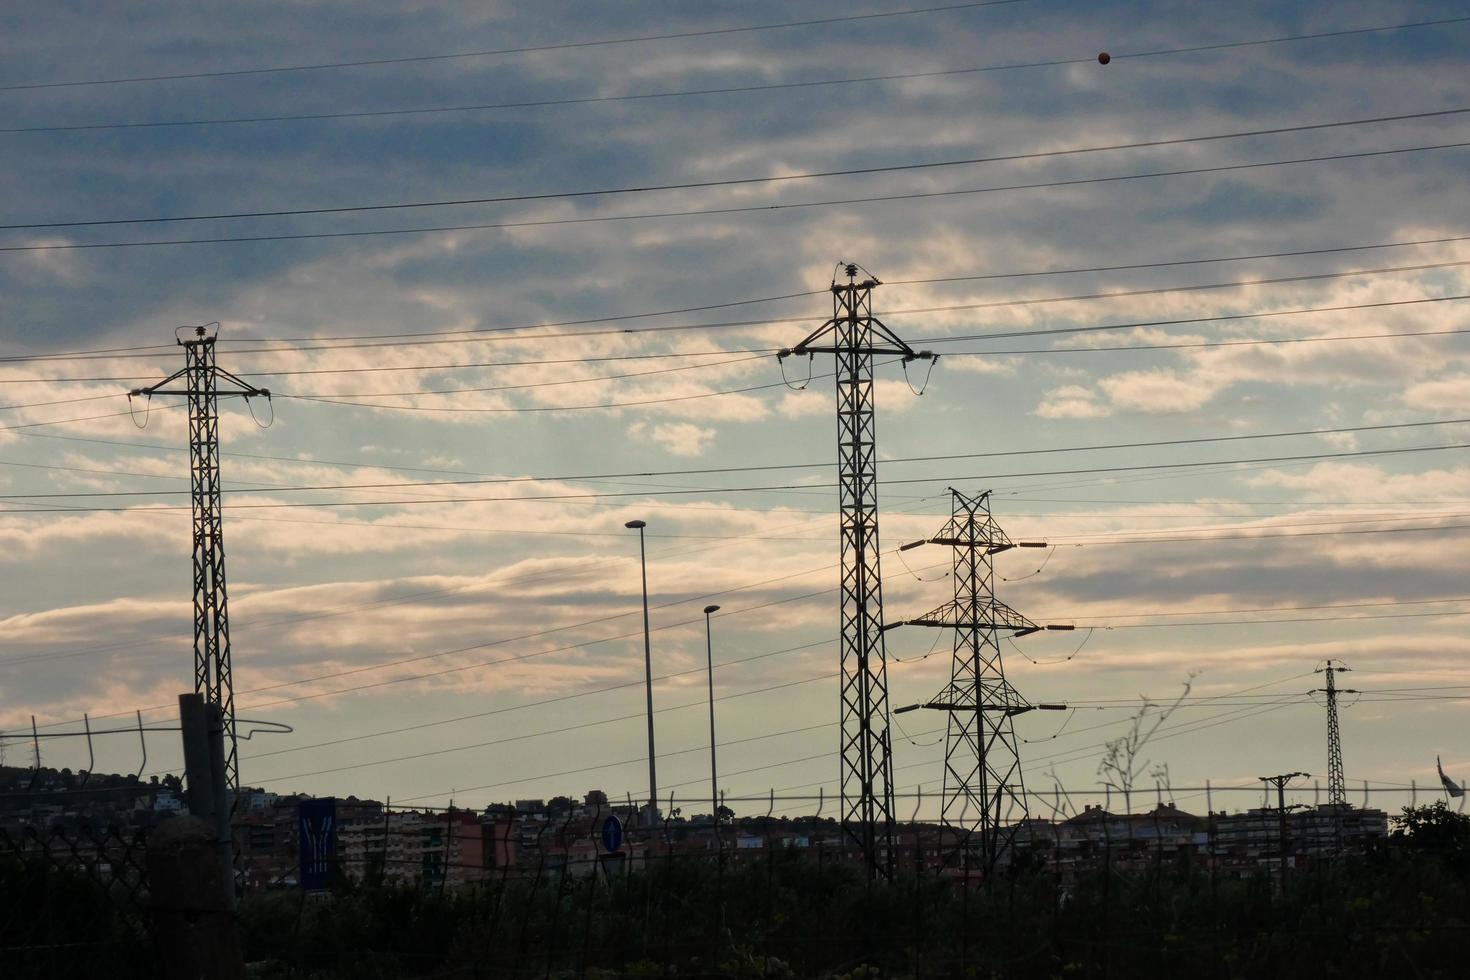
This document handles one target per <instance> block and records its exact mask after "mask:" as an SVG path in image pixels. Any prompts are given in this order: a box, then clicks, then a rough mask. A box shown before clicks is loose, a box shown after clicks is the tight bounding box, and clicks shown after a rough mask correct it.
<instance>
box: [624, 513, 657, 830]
mask: <svg viewBox="0 0 1470 980" xmlns="http://www.w3.org/2000/svg"><path fill="white" fill-rule="evenodd" d="M647 526H648V524H647V523H646V522H644V521H629V522H628V523H626V524H624V525H623V527H626V528H629V529H630V530H631V529H634V528H636V529H637V531H638V565H639V567H640V568H641V569H642V571H643V681H644V689H645V691H646V693H647V695H648V819H649V822H650V824H652V823H657V822H658V772H657V769H656V768H655V766H654V749H653V643H652V641H651V640H650V639H649V631H648V551H647V549H646V548H645V546H644V544H643V529H644V528H645V527H647Z"/></svg>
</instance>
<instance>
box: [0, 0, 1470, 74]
mask: <svg viewBox="0 0 1470 980" xmlns="http://www.w3.org/2000/svg"><path fill="white" fill-rule="evenodd" d="M1025 2H1026V0H978V2H972V3H954V4H946V5H944V6H937V7H916V8H907V9H900V10H887V11H878V12H874V13H867V14H845V15H841V16H834V17H820V18H814V19H808V20H791V21H782V22H779V23H773V24H748V25H744V26H736V27H711V28H704V29H701V30H694V31H672V32H667V33H662V34H640V35H635V36H631V37H614V38H599V39H596V40H588V41H561V42H557V43H553V44H535V45H525V46H521V47H514V48H493V49H488V50H483V51H456V52H451V53H448V54H425V55H406V56H399V57H395V58H371V59H364V60H359V61H334V62H323V63H318V64H306V65H277V66H273V67H266V68H234V69H221V70H216V71H201V72H182V73H176V74H170V75H133V76H126V77H121V78H94V79H82V80H74V81H60V82H26V83H17V84H12V85H0V92H15V91H21V90H34V89H46V88H78V87H81V86H88V85H127V84H133V83H137V82H164V81H179V80H183V79H199V78H234V77H238V76H242V75H274V74H281V73H285V72H301V71H330V70H336V69H342V68H364V67H369V66H379V65H403V64H412V63H419V62H428V61H450V60H456V59H464V58H490V57H498V56H504V55H513V54H529V53H533V52H541V51H567V50H572V49H577V48H595V47H607V46H611V45H619V44H639V43H643V42H649V41H673V40H682V39H685V38H695V37H717V36H721V35H729V34H750V33H755V32H757V31H775V30H787V29H791V28H798V27H819V26H822V25H826V24H841V23H851V22H854V21H869V20H883V19H891V18H895V17H911V16H915V15H919V14H932V13H941V12H945V11H952V10H972V9H976V8H979V7H1002V6H1009V5H1010V4H1014V3H1025ZM1460 19H1463V20H1470V18H1456V19H1451V20H1442V21H1424V22H1419V23H1413V24H1401V25H1395V26H1392V27H1377V28H1360V29H1358V30H1356V31H1346V32H1338V33H1356V34H1363V33H1371V32H1373V31H1386V30H1400V29H1403V28H1408V27H1420V26H1429V25H1431V24H1448V23H1454V22H1455V21H1456V20H1460ZM1314 36H1316V35H1314ZM1321 36H1330V35H1321ZM1282 40H1286V39H1282ZM1257 43H1266V42H1257Z"/></svg>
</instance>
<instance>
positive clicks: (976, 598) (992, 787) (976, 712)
mask: <svg viewBox="0 0 1470 980" xmlns="http://www.w3.org/2000/svg"><path fill="white" fill-rule="evenodd" d="M949 492H950V497H951V516H950V519H949V521H948V523H946V524H945V525H944V526H943V527H942V528H940V529H939V531H938V532H937V533H936V534H935V535H934V536H933V537H931V538H925V539H923V540H920V541H913V542H910V543H908V544H906V545H903V546H902V547H901V548H900V549H899V550H900V551H906V550H908V549H910V548H916V547H918V546H919V545H923V544H938V545H945V546H947V547H950V548H953V549H954V599H952V600H951V601H949V602H947V603H945V604H944V605H942V606H940V607H939V608H938V609H935V610H933V611H931V612H928V613H925V614H924V615H923V616H920V617H918V618H916V619H907V620H903V621H901V622H897V623H892V624H890V627H891V628H896V627H899V626H932V627H941V628H944V629H952V630H954V656H953V658H952V659H951V661H950V679H949V684H948V685H946V686H945V688H944V690H942V691H940V692H939V694H938V695H936V696H935V697H934V698H932V699H931V700H929V701H928V702H926V703H924V704H914V705H907V706H905V707H902V708H899V709H898V713H902V712H905V711H912V710H914V709H916V708H930V709H933V710H937V711H943V712H945V713H946V714H947V715H948V716H949V723H948V726H947V732H946V735H945V748H944V798H943V802H942V807H941V810H940V824H941V826H943V827H944V828H945V829H947V830H951V831H953V832H955V835H956V838H957V844H958V846H957V849H956V852H955V854H956V855H957V856H958V857H959V858H960V859H961V860H963V862H964V866H965V867H967V868H968V866H969V860H968V859H969V855H970V854H971V853H972V852H973V851H975V850H978V851H979V856H980V867H981V870H982V871H983V872H984V873H985V874H986V875H987V876H989V875H990V874H992V873H993V872H994V871H995V866H996V863H997V862H998V861H999V860H1000V858H1001V856H1002V855H1004V854H1005V853H1006V851H1008V850H1009V849H1010V847H1011V844H1012V842H1013V841H1014V839H1015V834H1016V827H1017V821H1019V820H1024V819H1025V818H1026V816H1027V813H1028V809H1027V806H1026V786H1025V782H1024V780H1023V779H1022V776H1021V750H1020V743H1019V742H1018V741H1017V739H1016V732H1015V725H1014V722H1013V719H1014V718H1015V716H1016V715H1020V714H1025V713H1026V712H1028V711H1033V710H1037V709H1040V710H1046V711H1057V710H1063V709H1065V708H1066V705H1062V704H1039V705H1038V704H1032V703H1031V702H1029V701H1027V700H1026V699H1025V698H1023V697H1022V696H1021V695H1020V693H1019V692H1017V691H1016V689H1015V688H1014V687H1012V686H1011V684H1010V682H1009V681H1007V680H1006V675H1005V666H1004V663H1003V662H1002V658H1001V652H1000V636H1001V633H1002V632H1009V633H1010V634H1011V635H1012V636H1026V635H1028V634H1031V633H1037V632H1040V631H1041V630H1043V629H1050V630H1070V629H1072V627H1071V626H1038V625H1037V624H1036V623H1033V622H1032V621H1031V620H1029V619H1027V618H1026V617H1025V616H1022V615H1021V614H1020V613H1018V612H1016V611H1015V610H1014V609H1012V608H1011V607H1010V606H1007V605H1006V604H1005V603H1003V602H1001V601H1000V600H999V599H997V598H996V597H995V564H994V562H995V556H996V555H998V554H1000V553H1001V552H1003V551H1009V550H1011V549H1012V548H1017V547H1020V548H1044V547H1046V544H1045V542H1042V541H1021V542H1015V541H1012V540H1011V539H1010V537H1009V536H1007V535H1006V533H1005V531H1003V530H1002V529H1001V527H1000V525H999V524H997V523H996V522H995V518H994V516H993V515H992V514H991V512H990V491H988V490H987V491H986V492H984V493H982V494H980V495H979V496H969V495H967V494H964V493H961V492H960V491H958V490H956V489H954V488H953V487H951V488H950V491H949Z"/></svg>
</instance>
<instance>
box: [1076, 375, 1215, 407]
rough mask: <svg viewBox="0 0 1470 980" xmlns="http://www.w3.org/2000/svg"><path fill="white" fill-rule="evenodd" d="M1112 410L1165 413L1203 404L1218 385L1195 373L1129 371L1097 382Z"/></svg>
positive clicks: (1212, 394) (1212, 395)
mask: <svg viewBox="0 0 1470 980" xmlns="http://www.w3.org/2000/svg"><path fill="white" fill-rule="evenodd" d="M1098 385H1099V387H1101V388H1102V390H1103V393H1104V394H1106V395H1107V396H1108V400H1109V401H1110V402H1111V403H1112V406H1113V407H1114V408H1115V409H1122V410H1124V411H1133V412H1149V413H1153V414H1159V415H1166V414H1171V413H1178V412H1192V411H1195V410H1196V409H1199V408H1202V407H1204V406H1205V405H1206V404H1207V403H1208V402H1209V401H1210V399H1211V398H1213V397H1214V396H1215V392H1216V391H1217V390H1218V388H1217V387H1216V386H1215V385H1213V384H1211V383H1210V381H1209V379H1207V378H1202V377H1200V376H1199V375H1197V374H1195V375H1181V374H1180V373H1179V372H1177V371H1170V370H1152V371H1129V372H1125V373H1123V374H1115V375H1113V376H1112V377H1109V378H1104V379H1102V380H1101V381H1099V382H1098Z"/></svg>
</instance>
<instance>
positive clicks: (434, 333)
mask: <svg viewBox="0 0 1470 980" xmlns="http://www.w3.org/2000/svg"><path fill="white" fill-rule="evenodd" d="M1464 241H1470V236H1466V235H1457V236H1446V237H1440V238H1423V239H1412V240H1404V241H1391V242H1372V243H1367V244H1358V245H1338V246H1328V247H1323V248H1310V249H1295V250H1291V251H1278V252H1256V253H1247V254H1234V255H1224V256H1211V257H1205V258H1194V259H1178V260H1165V261H1154V262H1137V263H1130V264H1126V265H1103V266H1087V267H1073V268H1059V269H1033V270H1021V271H1012V272H994V273H985V274H976V275H963V276H945V277H936V278H930V279H898V280H889V281H888V283H889V285H919V284H924V285H928V284H937V283H952V282H972V281H977V280H987V281H988V280H1000V279H1023V278H1036V277H1042V276H1062V275H1079V274H1085V273H1098V272H1122V271H1139V270H1147V269H1162V268H1172V267H1178V266H1191V265H1213V264H1217V263H1227V262H1245V261H1252V260H1258V259H1280V258H1301V257H1305V256H1310V255H1333V254H1341V253H1347V252H1362V251H1372V250H1377V249H1388V248H1409V247H1418V246H1425V245H1444V244H1451V243H1458V242H1464ZM826 292H827V290H824V289H812V290H806V291H804V292H795V293H785V294H782V295H777V296H761V297H756V298H753V299H745V300H734V301H731V302H725V303H716V304H707V305H703V306H687V307H680V308H675V309H666V310H655V311H650V312H643V313H624V314H614V315H608V316H599V317H591V318H582V319H576V320H561V321H553V322H543V323H534V324H522V325H517V326H503V327H474V328H467V329H462V330H431V331H417V332H410V333H380V334H349V335H326V336H312V337H241V338H233V339H230V338H225V339H223V340H222V342H223V343H232V344H238V343H282V344H284V343H309V342H316V341H322V340H387V339H403V338H416V337H466V338H470V337H473V336H476V335H481V334H487V333H508V332H519V331H525V330H538V329H550V328H554V327H576V326H589V325H592V324H597V323H617V322H622V321H626V320H635V319H646V318H651V317H661V316H670V315H675V314H681V313H694V312H702V311H707V310H714V309H728V308H730V307H735V306H748V305H754V304H761V303H773V302H779V301H784V300H789V299H803V298H807V297H811V296H817V295H823V294H825V293H826ZM748 322H749V323H752V324H753V323H769V324H775V323H785V322H789V321H788V320H784V319H783V320H767V321H748ZM155 349H158V350H171V349H172V348H171V347H163V346H161V345H151V346H136V347H116V348H102V349H97V350H84V351H56V352H51V353H47V354H38V355H15V356H11V357H6V358H0V362H24V361H30V360H45V359H51V358H66V359H84V358H85V359H91V358H86V355H90V354H119V353H130V352H135V351H147V350H155ZM776 350H777V349H776V348H759V349H745V350H741V351H732V350H724V349H720V350H703V351H672V352H662V353H643V354H616V355H602V356H596V357H574V358H539V359H533V360H519V361H482V362H471V363H463V362H457V363H442V364H429V365H412V366H387V367H352V368H318V369H310V370H294V371H262V370H256V371H254V372H252V373H254V374H258V375H262V376H266V377H289V376H296V375H321V374H359V373H382V372H396V371H404V372H408V371H431V370H432V371H442V370H457V369H468V368H493V367H521V366H528V365H535V366H543V365H556V364H591V363H600V362H605V361H625V360H648V359H667V358H673V357H713V356H725V355H729V354H732V353H775V352H776ZM235 353H249V352H248V351H247V352H241V351H235ZM151 377H152V375H151V374H150V375H146V376H141V375H129V376H122V377H118V376H110V377H91V378H8V379H6V381H7V383H11V384H15V383H38V382H57V383H59V382H71V381H76V382H83V381H85V382H101V381H139V380H147V378H151Z"/></svg>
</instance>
